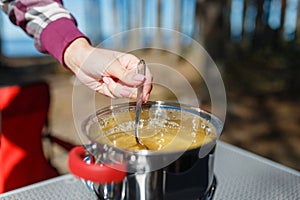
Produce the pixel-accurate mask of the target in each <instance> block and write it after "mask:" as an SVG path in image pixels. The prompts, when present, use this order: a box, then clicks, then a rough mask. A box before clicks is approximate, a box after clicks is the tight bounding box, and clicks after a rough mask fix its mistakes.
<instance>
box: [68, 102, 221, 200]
mask: <svg viewBox="0 0 300 200" xmlns="http://www.w3.org/2000/svg"><path fill="white" fill-rule="evenodd" d="M142 109H143V112H144V115H142V116H141V120H142V123H140V124H141V126H142V127H140V129H141V134H144V135H143V138H149V139H153V137H154V136H155V134H157V132H159V131H160V130H161V129H162V128H163V127H164V126H166V123H167V122H168V126H169V125H170V126H177V125H179V126H180V127H181V128H183V129H185V132H188V133H189V134H188V135H184V136H186V137H185V138H186V140H185V145H183V146H182V144H181V143H180V144H179V143H178V144H179V145H180V146H181V148H180V149H176V148H175V149H174V144H173V147H172V144H171V143H172V142H174V141H176V140H175V139H173V140H172V142H170V144H168V145H165V146H164V148H163V149H162V150H157V151H154V150H151V149H150V150H130V149H123V148H119V147H118V146H115V145H114V143H113V142H111V141H109V140H106V139H105V138H106V136H107V135H109V134H112V133H113V132H118V131H120V130H121V131H125V132H131V131H133V128H134V126H133V122H134V115H132V113H134V112H135V103H129V104H119V105H114V106H111V107H107V108H104V109H101V110H99V111H97V112H96V114H92V115H90V116H89V117H88V118H87V119H86V120H85V121H84V122H83V123H82V133H83V134H84V135H85V136H86V137H87V138H88V139H89V141H90V143H89V144H86V145H84V147H85V148H83V147H76V148H74V149H73V150H72V151H71V152H70V155H69V167H70V171H71V173H73V174H74V175H76V176H78V177H80V178H82V179H83V180H85V181H86V184H87V185H88V186H89V188H90V189H91V190H92V191H94V192H95V193H96V195H97V196H98V198H99V199H128V200H129V199H130V200H134V199H211V198H212V196H213V191H214V189H215V186H216V183H215V178H214V173H213V163H214V147H215V144H216V140H217V138H218V137H219V135H220V134H221V129H222V125H223V124H222V122H221V121H220V120H219V119H218V118H216V117H215V116H213V115H212V114H210V113H208V112H206V111H204V110H201V109H199V108H193V107H190V106H188V105H180V104H178V103H166V102H161V101H154V102H148V103H145V104H143V107H142ZM169 122H172V123H169ZM153 127H154V128H153ZM200 129H201V130H203V131H204V132H205V137H204V139H206V138H210V139H209V140H207V142H205V144H203V145H200V146H195V147H193V148H191V145H193V142H195V141H193V138H194V137H195V136H193V135H194V134H195V131H196V130H200ZM181 130H182V129H181ZM180 134H181V133H180V131H178V132H176V136H174V137H175V138H176V137H179V135H180ZM181 136H182V135H181ZM212 138H213V139H212ZM152 141H153V140H152ZM186 141H188V142H186ZM128 142H129V141H128ZM144 143H145V142H144ZM182 143H183V142H182ZM178 144H176V143H175V146H176V145H178Z"/></svg>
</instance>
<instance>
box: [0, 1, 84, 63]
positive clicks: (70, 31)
mask: <svg viewBox="0 0 300 200" xmlns="http://www.w3.org/2000/svg"><path fill="white" fill-rule="evenodd" d="M0 6H1V8H2V9H3V11H4V12H6V13H7V14H8V16H9V18H10V20H11V21H12V22H13V23H14V24H16V25H18V26H19V27H21V28H22V29H23V30H24V31H25V32H26V33H27V34H28V35H30V36H31V37H33V38H34V45H35V47H36V48H37V49H38V50H39V51H41V52H44V53H49V54H51V55H52V56H53V57H55V58H56V59H57V60H58V61H59V62H60V63H61V64H64V63H63V53H64V51H65V49H66V48H67V47H68V46H69V44H70V43H71V42H72V41H74V40H75V39H77V38H79V37H85V38H87V37H86V36H85V35H84V34H83V33H81V32H80V31H79V30H78V29H77V27H76V21H75V19H74V18H73V16H72V15H71V13H70V12H69V11H68V10H67V9H65V8H64V7H63V5H62V2H61V0H43V1H41V0H10V1H9V0H8V1H7V0H6V1H4V0H0Z"/></svg>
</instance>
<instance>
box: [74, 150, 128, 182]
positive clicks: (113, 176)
mask: <svg viewBox="0 0 300 200" xmlns="http://www.w3.org/2000/svg"><path fill="white" fill-rule="evenodd" d="M86 156H87V154H86V150H85V149H84V148H83V147H82V146H77V147H74V148H73V149H72V150H71V151H70V153H69V160H68V164H69V169H70V172H71V173H72V174H74V175H75V176H77V177H79V178H82V179H84V180H89V181H92V182H95V183H100V184H104V183H112V182H114V183H119V182H121V181H123V179H124V178H125V177H126V174H127V173H126V164H125V163H124V164H119V163H118V164H116V163H105V164H99V163H91V164H88V163H86V162H85V161H84V158H85V157H86ZM117 169H118V170H117Z"/></svg>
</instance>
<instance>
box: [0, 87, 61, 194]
mask: <svg viewBox="0 0 300 200" xmlns="http://www.w3.org/2000/svg"><path fill="white" fill-rule="evenodd" d="M49 103H50V94H49V86H48V84H47V83H45V82H35V83H29V84H23V85H12V86H5V87H0V131H1V135H0V145H1V146H0V193H3V192H6V191H9V190H12V189H15V188H18V187H22V186H25V185H28V184H32V183H35V182H38V181H42V180H45V179H49V178H52V177H55V176H57V175H58V172H57V171H56V169H55V168H54V167H52V166H51V165H50V163H49V162H48V161H47V160H46V158H45V156H44V153H43V146H42V132H43V128H44V126H45V123H46V121H47V115H48V108H49Z"/></svg>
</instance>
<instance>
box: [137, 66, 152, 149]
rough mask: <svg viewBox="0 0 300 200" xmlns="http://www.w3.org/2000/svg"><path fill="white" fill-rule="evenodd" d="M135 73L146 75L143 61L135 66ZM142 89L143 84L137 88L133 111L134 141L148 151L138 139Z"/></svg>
mask: <svg viewBox="0 0 300 200" xmlns="http://www.w3.org/2000/svg"><path fill="white" fill-rule="evenodd" d="M137 73H138V74H143V75H144V76H145V75H146V63H145V61H144V60H140V62H139V63H138V66H137ZM143 89H144V84H142V85H141V86H140V87H138V88H137V98H136V111H135V120H134V134H135V140H136V143H137V144H138V145H141V146H142V147H143V148H144V149H149V148H148V147H147V146H146V145H145V144H144V143H143V142H142V141H141V139H140V137H139V123H140V115H141V110H142V103H143Z"/></svg>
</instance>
